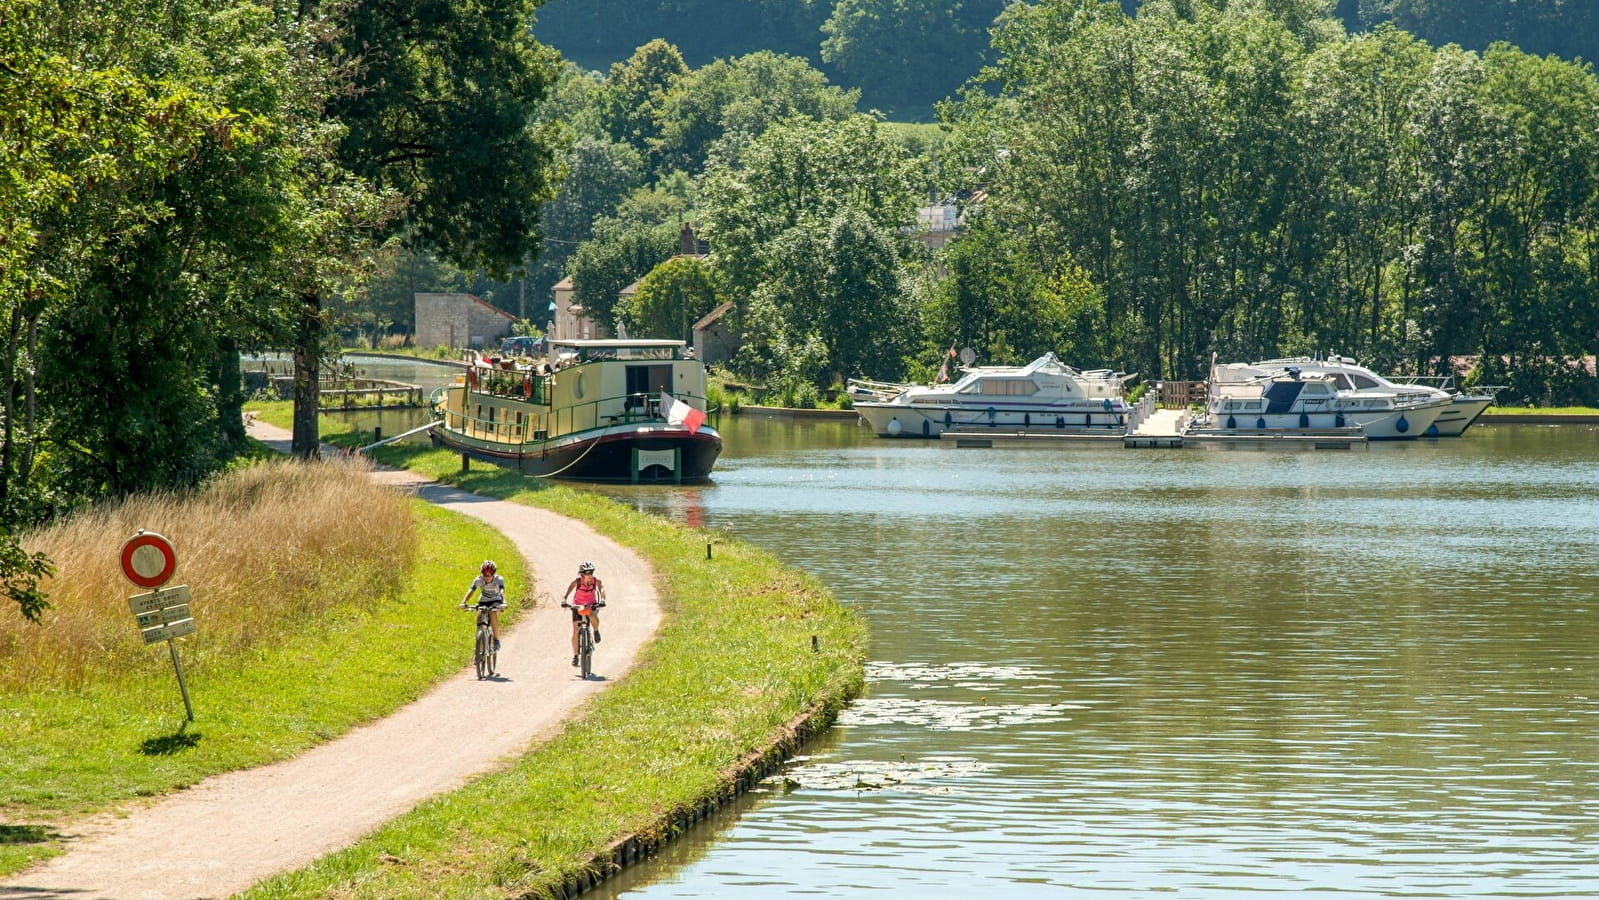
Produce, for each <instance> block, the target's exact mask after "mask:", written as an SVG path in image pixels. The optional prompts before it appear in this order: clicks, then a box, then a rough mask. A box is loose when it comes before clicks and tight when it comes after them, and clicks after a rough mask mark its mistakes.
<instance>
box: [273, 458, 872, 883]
mask: <svg viewBox="0 0 1599 900" xmlns="http://www.w3.org/2000/svg"><path fill="white" fill-rule="evenodd" d="M325 437H327V438H329V439H330V440H332V441H333V442H335V443H350V442H353V441H354V440H356V438H355V437H354V436H352V435H340V434H337V433H332V432H330V433H328V434H326V435H325ZM372 456H373V457H374V458H375V459H377V460H378V461H380V462H385V463H389V464H392V465H402V466H406V467H409V468H412V469H415V470H417V471H420V472H424V473H426V474H429V475H432V476H434V477H437V478H439V479H440V480H443V481H447V482H450V483H453V484H456V485H459V486H460V487H462V488H465V489H466V490H470V491H473V492H475V493H479V494H483V495H485V496H492V497H499V498H502V499H507V500H511V501H513V502H518V503H527V504H530V505H535V506H540V507H543V508H546V509H550V510H552V511H554V512H557V513H561V514H563V515H568V516H572V517H574V518H581V519H583V520H585V521H586V522H588V523H589V524H590V525H592V526H593V527H594V528H595V529H596V530H597V531H598V532H600V533H601V534H604V535H606V536H608V537H610V538H612V539H613V540H616V541H617V542H618V543H621V544H623V545H624V546H628V547H631V548H634V549H635V550H636V551H637V552H639V553H640V554H641V555H642V556H643V557H644V558H645V559H646V560H647V561H648V562H649V563H650V565H651V566H652V567H653V568H654V570H655V571H656V572H657V573H658V576H659V577H660V583H659V584H658V586H657V587H658V589H659V591H660V593H661V596H662V601H663V604H664V605H665V608H666V610H667V613H668V615H667V619H666V622H665V624H664V625H663V627H662V630H661V632H660V633H659V635H658V637H657V638H656V640H655V641H654V642H653V643H652V644H651V645H650V646H649V647H648V648H647V649H646V651H645V653H644V656H643V659H642V660H641V664H640V666H639V668H638V669H637V670H636V671H635V672H634V673H633V674H631V675H630V676H628V678H627V679H626V680H624V681H623V682H621V683H619V684H617V685H616V686H614V687H613V688H611V689H610V690H608V691H606V692H604V693H603V694H601V695H600V696H599V697H597V698H596V699H595V700H594V701H593V703H592V704H591V706H590V708H589V709H588V711H587V712H586V714H585V715H584V716H583V718H582V719H581V720H579V721H577V722H575V723H573V724H571V725H569V726H568V727H567V728H566V729H565V730H564V731H562V733H561V734H560V735H559V736H557V737H556V738H555V739H554V740H552V741H551V742H550V743H548V744H546V745H544V746H542V747H539V748H537V749H536V750H534V751H533V752H531V753H529V754H528V755H526V756H525V757H523V758H522V759H521V760H520V761H519V762H518V763H517V764H516V765H515V766H513V767H512V768H510V769H509V770H507V771H504V772H501V773H498V774H494V775H490V776H488V777H485V778H483V779H481V780H479V781H478V782H475V783H474V784H472V785H470V786H468V787H467V788H465V789H463V790H461V791H457V792H455V793H452V794H450V795H447V796H444V797H440V798H437V799H435V800H433V801H431V802H428V803H426V804H423V805H422V806H421V807H419V808H417V809H416V810H414V811H412V812H411V813H409V814H407V815H404V816H401V817H399V818H398V819H396V820H394V821H393V822H391V823H389V824H388V825H386V826H384V827H383V828H381V829H380V830H378V831H377V832H375V833H374V834H373V835H371V836H370V837H368V838H367V839H365V840H363V841H361V842H360V843H359V844H357V845H356V846H354V847H351V848H349V849H347V850H344V851H341V852H338V853H334V854H332V855H330V856H328V857H325V858H324V859H322V860H320V861H318V862H317V863H315V864H313V865H312V866H309V867H307V868H306V869H303V870H300V871H298V872H294V873H289V874H285V875H283V876H280V877H277V878H274V879H271V880H269V881H267V882H264V883H263V884H261V885H258V886H257V887H256V888H254V889H253V890H251V891H249V892H247V893H246V894H244V895H243V896H244V897H248V898H257V900H261V898H300V897H328V896H338V897H370V898H393V897H419V898H420V897H430V898H431V897H463V898H464V897H505V896H535V897H537V896H549V895H551V894H553V893H555V892H556V891H557V890H558V889H559V887H560V886H561V885H562V884H564V883H565V882H566V881H567V880H568V879H569V878H572V877H574V876H576V875H577V874H578V873H580V872H584V871H587V870H590V869H591V868H592V867H593V866H594V865H595V864H594V860H595V859H596V857H597V856H598V855H599V854H601V853H602V851H603V850H604V849H605V848H606V847H607V846H608V845H610V844H611V843H612V842H613V841H615V840H617V839H619V838H621V837H623V836H627V835H633V834H639V835H645V836H651V837H654V836H661V835H662V834H663V833H665V832H666V831H668V830H669V829H670V828H671V827H672V826H671V823H672V822H673V821H674V814H675V813H676V812H678V811H680V810H685V809H689V808H691V807H693V806H694V805H696V804H697V803H698V802H699V801H700V800H702V799H704V798H706V797H715V796H722V795H725V794H726V793H727V792H728V791H729V790H730V784H731V778H732V776H733V772H734V768H735V765H736V763H737V762H738V761H739V760H740V759H742V758H743V757H745V755H746V754H747V753H749V752H750V751H752V750H756V749H759V748H763V747H765V746H767V745H769V744H770V743H772V742H773V741H775V740H776V739H778V738H779V737H780V736H781V735H782V734H783V733H784V726H785V724H786V723H789V722H791V721H792V720H793V719H794V718H795V717H796V716H797V715H798V714H801V713H803V712H806V711H812V712H815V713H817V714H818V715H819V716H820V717H821V718H822V719H823V720H824V721H825V720H826V719H828V718H830V717H831V715H832V714H833V713H835V712H836V711H837V710H838V709H839V708H840V707H841V706H842V705H843V703H844V702H845V701H846V700H847V699H848V698H849V697H851V696H853V695H855V694H856V693H857V692H858V691H859V689H860V687H861V684H862V666H863V664H864V659H865V644H866V635H865V629H864V626H863V624H862V623H861V621H860V619H859V618H858V617H857V616H855V615H853V614H852V613H851V612H849V611H848V610H847V609H845V608H844V607H842V606H841V605H840V604H839V603H838V602H837V600H836V599H834V598H833V597H832V596H831V595H830V594H829V593H828V592H827V591H826V589H825V588H823V587H822V586H821V585H820V584H818V583H817V582H816V581H815V580H814V579H812V578H810V577H809V576H806V575H804V574H802V573H798V572H794V571H792V570H788V569H785V568H784V567H783V566H781V565H780V564H779V563H778V562H777V561H776V560H775V559H774V558H772V557H771V556H770V555H768V554H766V553H764V552H761V551H759V550H757V549H755V548H752V547H750V546H748V545H745V544H742V543H739V542H737V541H723V540H721V539H720V538H719V537H718V536H716V535H713V534H711V533H708V532H705V531H698V530H691V529H685V528H681V527H678V526H674V525H671V524H669V523H666V522H664V521H662V520H660V519H657V518H654V517H652V516H648V515H645V514H642V513H638V512H636V511H634V510H632V509H630V508H627V507H625V506H622V505H620V504H617V503H612V502H608V501H602V500H598V499H597V498H595V497H594V495H592V494H588V493H584V492H582V491H579V490H575V489H572V488H570V487H565V486H559V485H554V484H551V483H549V482H543V481H538V480H536V479H531V478H526V477H524V476H521V475H518V474H515V473H512V472H508V471H505V470H501V469H497V468H495V467H492V466H487V465H482V464H477V465H474V467H473V470H472V471H471V472H468V473H462V472H460V458H459V456H458V455H456V454H454V453H451V452H449V451H444V450H431V449H422V448H414V447H408V446H391V447H385V448H379V449H378V450H375V451H372ZM708 542H711V543H713V547H714V550H713V554H712V556H713V558H712V559H710V560H707V559H706V558H705V557H706V552H705V548H706V544H707V543H708ZM813 637H814V638H815V641H816V644H815V646H816V647H817V648H819V649H817V650H813V644H812V639H813ZM485 810H488V811H489V814H487V815H485V814H484V811H485Z"/></svg>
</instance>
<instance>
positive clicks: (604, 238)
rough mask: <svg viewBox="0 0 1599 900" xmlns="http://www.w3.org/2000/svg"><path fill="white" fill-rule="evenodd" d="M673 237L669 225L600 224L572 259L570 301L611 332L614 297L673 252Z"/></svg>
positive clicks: (676, 230) (675, 237) (569, 270)
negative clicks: (590, 238)
mask: <svg viewBox="0 0 1599 900" xmlns="http://www.w3.org/2000/svg"><path fill="white" fill-rule="evenodd" d="M677 235H678V229H677V227H676V226H674V225H670V224H666V225H646V224H641V223H637V222H623V221H620V220H616V219H607V220H604V221H602V222H600V223H599V224H598V225H597V226H596V228H595V236H594V239H593V240H591V241H589V242H587V243H585V244H583V245H582V246H581V247H578V248H577V252H576V253H574V254H573V255H572V262H571V266H570V267H569V269H568V272H569V274H570V277H571V279H572V296H573V299H574V300H576V302H577V303H578V304H579V305H581V306H582V307H583V310H584V312H585V313H586V314H587V315H588V317H589V318H590V319H592V320H594V321H595V322H598V323H600V324H602V325H604V326H606V327H608V328H613V329H614V328H615V326H616V313H615V307H616V301H617V295H619V294H620V293H621V292H622V289H623V288H625V287H627V286H628V285H630V284H632V283H633V282H635V281H637V280H639V279H640V278H643V277H644V276H645V275H647V274H649V272H650V270H652V269H654V268H655V267H656V266H658V265H660V264H661V263H663V262H665V261H666V260H667V259H669V258H670V257H671V256H672V254H673V253H675V252H677Z"/></svg>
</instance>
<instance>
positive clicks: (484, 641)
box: [472, 628, 494, 679]
mask: <svg viewBox="0 0 1599 900" xmlns="http://www.w3.org/2000/svg"><path fill="white" fill-rule="evenodd" d="M493 652H494V636H493V634H492V633H491V632H490V631H489V630H488V629H487V628H479V629H478V630H477V646H476V647H475V648H474V650H473V653H472V661H473V662H474V663H476V664H477V677H478V678H479V679H483V678H487V677H488V676H489V672H491V671H492V670H493V664H492V663H491V662H490V660H489V654H491V653H493Z"/></svg>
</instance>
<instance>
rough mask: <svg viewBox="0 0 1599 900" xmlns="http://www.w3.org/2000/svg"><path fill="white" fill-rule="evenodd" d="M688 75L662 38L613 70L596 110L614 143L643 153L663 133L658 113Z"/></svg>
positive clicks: (596, 101) (596, 100) (680, 58)
mask: <svg viewBox="0 0 1599 900" xmlns="http://www.w3.org/2000/svg"><path fill="white" fill-rule="evenodd" d="M686 74H688V65H687V64H685V63H684V62H683V56H682V54H680V53H678V52H677V48H676V47H674V46H672V45H671V44H668V43H667V42H665V41H663V40H660V39H659V38H657V39H655V40H653V41H650V42H649V43H647V44H645V45H643V46H642V47H639V48H638V49H637V50H635V51H634V52H633V55H632V57H630V58H629V59H628V60H627V62H625V63H616V64H614V65H612V66H611V71H610V74H609V75H607V76H606V78H605V83H604V84H602V85H601V86H600V88H599V90H598V91H596V92H595V97H594V99H593V106H594V110H595V113H596V116H597V118H598V124H599V127H600V128H601V129H603V130H604V132H605V133H606V134H608V135H609V136H610V138H611V140H613V141H616V142H618V143H628V144H632V145H633V146H634V147H637V148H638V149H639V150H640V151H643V150H644V149H645V148H647V147H648V146H649V145H650V143H651V142H652V141H654V140H656V138H657V136H658V135H659V133H660V123H659V121H658V119H659V115H660V113H659V110H660V107H661V104H662V103H663V102H664V101H665V99H666V96H667V95H668V94H669V93H670V92H671V90H672V87H673V85H674V83H675V82H676V81H677V80H678V79H679V78H681V77H683V76H684V75H686Z"/></svg>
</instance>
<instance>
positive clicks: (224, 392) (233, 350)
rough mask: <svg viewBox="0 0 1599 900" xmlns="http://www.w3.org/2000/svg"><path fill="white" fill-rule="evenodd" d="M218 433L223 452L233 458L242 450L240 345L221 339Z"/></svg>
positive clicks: (218, 365) (242, 403)
mask: <svg viewBox="0 0 1599 900" xmlns="http://www.w3.org/2000/svg"><path fill="white" fill-rule="evenodd" d="M216 380H217V431H218V433H219V434H220V435H221V438H222V449H223V452H224V453H225V454H226V455H232V454H233V453H235V452H237V451H239V450H240V449H242V448H243V447H244V442H245V439H246V438H245V433H244V386H243V384H242V383H241V378H240V376H239V344H238V342H237V341H235V340H234V339H233V338H223V339H222V341H221V342H220V345H219V346H218V348H217V368H216Z"/></svg>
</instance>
